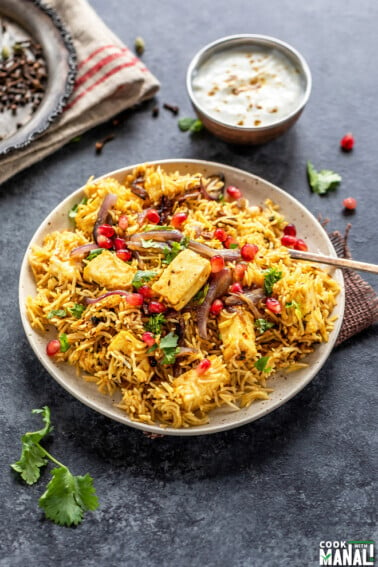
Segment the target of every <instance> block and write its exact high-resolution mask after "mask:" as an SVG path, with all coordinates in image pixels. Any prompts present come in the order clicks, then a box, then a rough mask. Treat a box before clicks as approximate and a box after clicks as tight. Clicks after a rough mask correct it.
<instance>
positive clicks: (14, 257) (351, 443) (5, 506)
mask: <svg viewBox="0 0 378 567" xmlns="http://www.w3.org/2000/svg"><path fill="white" fill-rule="evenodd" d="M92 5H93V6H94V7H95V8H96V9H97V10H98V12H99V14H100V15H101V16H102V17H103V18H104V20H105V21H106V23H107V24H108V25H109V26H110V27H111V28H112V29H113V30H114V31H115V32H116V33H117V34H118V35H119V36H120V37H121V38H122V39H123V40H124V41H125V42H126V43H127V44H128V45H129V46H132V44H133V40H134V38H135V36H136V35H141V36H143V37H144V39H145V41H146V45H147V49H146V53H145V56H144V57H143V59H144V61H145V63H146V64H147V65H148V66H149V67H150V69H151V70H152V71H153V72H154V73H155V74H156V75H157V77H158V78H159V79H160V80H161V83H162V88H161V92H160V94H159V96H158V100H159V102H160V103H162V102H164V101H168V102H171V103H173V104H178V105H179V106H180V109H181V112H180V114H181V116H185V115H191V113H192V112H191V108H190V105H189V102H188V99H187V96H186V92H185V83H184V81H185V71H186V67H187V65H188V63H189V61H190V59H191V57H192V56H193V55H194V53H195V52H196V51H197V50H198V49H199V48H201V47H202V46H203V45H204V44H206V43H208V42H209V41H212V40H214V39H216V38H218V37H221V36H224V35H229V34H233V33H248V32H250V33H263V34H268V35H272V36H276V37H279V38H281V39H282V40H284V41H287V42H289V43H291V44H292V45H293V46H295V47H296V48H297V49H299V50H300V51H301V52H302V53H303V54H304V56H305V57H306V58H307V61H308V63H309V65H310V68H311V70H312V73H313V81H314V85H313V92H312V96H311V99H310V103H309V104H308V107H307V109H306V110H305V113H304V114H303V116H302V117H301V119H300V121H299V122H298V124H297V125H296V126H295V127H294V129H293V130H291V131H290V132H289V133H288V134H286V135H285V136H284V137H282V138H280V139H279V140H277V141H274V142H272V143H270V144H268V145H266V146H263V147H259V148H251V147H244V148H242V147H235V146H229V145H226V144H224V143H222V142H219V141H217V140H216V139H214V138H213V137H212V136H211V135H210V134H207V133H202V134H200V135H198V136H192V137H190V136H189V135H187V134H184V133H181V132H180V131H179V130H178V128H177V120H176V118H174V117H173V116H172V115H171V114H170V113H169V112H167V111H164V110H162V111H161V112H160V116H159V117H158V118H157V119H153V118H152V117H151V108H152V106H153V104H154V103H152V102H151V103H148V104H146V105H144V106H143V107H142V108H140V109H138V110H137V111H135V112H129V113H127V114H126V120H125V122H124V124H123V126H122V127H120V128H119V129H117V131H116V134H117V137H116V139H115V140H114V141H113V142H111V143H110V144H109V145H108V146H106V148H105V151H104V153H103V155H102V156H95V154H94V143H95V141H96V140H98V139H99V138H101V137H103V136H104V135H106V134H108V133H110V132H112V131H114V128H113V127H112V126H111V125H104V126H102V127H99V128H97V129H96V130H94V131H91V132H89V133H88V134H86V135H85V136H83V138H82V139H81V141H80V143H77V144H70V145H68V146H66V147H65V148H63V149H61V150H60V151H59V152H57V153H56V154H55V155H53V156H51V157H49V158H47V159H45V160H44V161H42V162H41V163H39V164H37V165H35V166H33V167H32V168H30V169H29V170H27V171H26V172H23V173H21V174H19V175H17V177H15V178H14V179H12V180H10V181H8V182H7V183H5V184H4V185H3V186H2V188H1V190H0V199H1V221H0V227H1V229H0V242H1V255H2V259H1V276H0V277H1V290H2V293H1V295H0V302H1V311H2V324H1V333H0V337H1V342H2V346H1V353H2V362H1V425H2V435H1V445H2V446H1V456H2V462H3V466H2V474H1V475H0V490H1V503H2V505H1V511H0V519H1V536H0V548H1V553H0V566H1V567H8V566H11V567H18V566H24V565H29V566H30V567H32V566H33V567H34V566H37V565H38V566H39V565H46V566H50V565H69V566H71V565H72V566H80V567H88V566H92V565H98V566H107V567H108V566H109V567H113V566H120V565H125V566H127V567H128V566H131V567H145V566H158V565H159V566H163V567H176V566H177V567H186V566H188V567H189V566H192V567H199V566H201V567H202V566H206V567H207V566H209V567H213V566H214V567H215V566H217V567H218V566H227V567H228V566H230V567H249V566H253V567H263V566H268V567H281V566H284V565H289V564H290V565H292V566H294V567H296V566H298V567H300V566H306V567H307V566H312V565H318V549H319V541H320V540H323V539H327V540H334V539H335V540H338V539H350V538H362V539H372V538H373V539H374V536H376V535H377V533H376V531H375V530H376V515H375V510H376V502H375V501H374V498H375V497H374V491H373V488H374V482H373V481H374V479H376V476H375V475H376V465H377V452H376V451H377V445H376V435H375V430H376V416H377V410H376V407H377V397H376V389H375V382H376V378H377V368H378V360H377V341H376V338H377V328H376V327H375V328H371V329H369V330H368V331H366V332H364V333H362V334H361V335H359V336H358V337H355V338H353V339H351V340H349V341H348V343H346V344H345V345H343V346H342V347H340V348H338V349H336V350H335V351H334V352H333V353H332V355H331V357H330V358H329V360H328V362H327V363H326V365H325V366H324V367H323V369H322V371H321V372H320V373H319V375H318V376H317V377H316V378H315V379H314V381H313V382H312V383H311V384H310V385H309V386H308V387H307V388H306V389H305V390H304V391H302V392H301V393H300V394H299V395H297V396H296V397H295V398H294V399H293V400H291V401H290V402H289V403H287V404H286V405H285V406H284V407H282V408H280V409H279V410H277V411H275V412H274V413H273V414H271V415H270V416H268V417H265V418H264V419H261V420H260V421H258V422H255V423H252V424H250V425H247V426H245V427H243V428H241V429H238V430H234V431H229V432H226V433H222V434H218V435H214V436H210V437H207V438H206V437H199V438H186V439H180V438H164V439H158V440H149V439H147V438H146V437H144V436H143V435H142V434H141V433H140V432H138V431H135V430H133V429H129V428H127V427H125V426H122V425H120V424H117V423H113V422H111V421H110V420H108V419H106V418H104V417H102V416H100V415H97V414H96V413H95V412H93V411H92V410H90V409H88V408H86V407H85V406H83V405H81V404H80V403H79V402H77V401H76V400H74V399H72V398H71V397H70V396H69V395H68V394H67V393H66V392H65V391H64V390H62V388H61V387H60V386H58V385H57V384H56V383H55V382H54V381H53V379H52V378H50V376H49V375H48V374H47V373H46V371H45V370H44V369H43V368H42V367H41V365H40V364H39V362H38V361H37V360H36V358H35V356H34V354H33V353H32V351H31V348H30V347H29V345H28V343H27V341H26V338H25V336H24V332H23V330H22V327H21V322H20V317H19V313H18V305H17V285H18V274H19V267H20V263H21V260H22V257H23V254H24V251H25V249H26V246H27V244H28V241H29V239H30V238H31V236H32V234H33V233H34V231H35V230H36V228H37V227H38V225H39V224H40V223H41V221H42V220H43V219H44V218H45V216H46V215H47V214H48V213H49V212H50V210H51V209H52V208H53V207H55V205H57V204H58V203H59V201H60V200H61V199H62V198H63V197H65V196H66V195H67V194H69V193H70V192H71V191H72V190H74V189H76V188H77V187H79V186H81V185H82V184H83V182H85V181H86V179H87V178H88V177H89V176H90V175H93V174H94V175H97V174H103V173H105V172H107V171H110V170H112V169H115V168H118V167H121V166H123V165H126V164H131V163H137V162H141V161H146V160H153V159H160V158H173V157H186V158H198V157H199V158H203V159H210V160H215V161H219V162H224V163H227V164H231V165H235V166H238V167H240V168H245V169H247V170H249V171H252V172H254V173H256V174H258V175H261V176H263V177H265V178H267V179H268V180H269V181H272V182H273V183H276V184H277V185H279V186H281V187H283V188H284V189H285V190H286V191H287V192H288V193H290V194H291V195H294V196H295V197H296V198H298V199H299V200H300V201H301V202H303V203H304V204H305V205H306V206H307V207H308V208H309V209H310V210H311V211H312V212H313V213H314V214H315V215H317V214H318V213H322V214H323V215H324V216H328V217H329V218H330V219H331V223H330V226H331V228H337V229H340V230H343V229H344V227H345V225H346V223H347V222H348V221H349V220H351V221H352V223H353V228H352V232H351V235H350V244H351V247H352V251H353V254H354V256H355V258H359V259H361V260H365V261H370V262H378V256H377V242H378V237H377V230H376V227H377V187H376V185H377V181H376V180H377V147H378V128H377V124H378V104H377V87H378V73H377V48H378V34H377V31H376V27H377V21H378V4H377V3H376V2H375V1H374V0H369V1H368V0H365V1H364V2H356V1H352V0H343V1H341V0H337V1H333V2H332V5H331V2H329V1H328V0H315V2H311V3H310V2H298V1H295V0H273V1H272V0H265V1H264V2H256V1H255V0H250V1H249V2H244V1H242V0H232V1H231V0H221V1H218V2H215V1H211V0H191V1H190V2H178V1H176V0H168V1H167V0H163V1H162V2H156V1H153V0H144V1H140V2H124V1H122V0H93V1H92ZM349 130H351V131H353V133H354V135H355V138H356V146H355V149H354V150H353V152H352V153H350V154H348V155H346V154H343V153H342V152H340V150H339V146H338V144H339V139H340V138H341V136H342V135H343V134H344V133H345V132H347V131H349ZM308 159H311V160H312V161H313V163H314V164H315V166H316V167H318V168H323V167H325V168H331V169H334V170H335V171H337V172H339V173H341V174H342V176H343V182H342V185H341V186H340V188H339V189H338V190H337V191H336V192H334V193H332V194H329V195H328V196H326V197H324V198H320V197H319V196H318V195H312V194H310V192H309V189H308V186H307V183H306V176H305V164H306V160H308ZM350 195H353V196H355V197H356V198H357V199H358V209H357V211H356V213H355V214H354V215H352V216H349V217H347V216H345V214H344V213H343V212H342V205H341V201H342V199H343V198H344V197H346V196H350ZM367 279H368V280H369V281H370V282H371V283H372V284H373V285H375V287H376V284H377V279H376V277H373V276H370V277H369V276H368V277H367ZM44 404H48V405H49V406H50V407H51V410H52V420H53V423H54V425H55V433H54V435H53V440H52V441H51V443H50V447H51V449H52V451H53V453H54V454H55V455H57V456H58V458H60V459H61V460H63V461H64V462H65V463H66V464H67V465H69V466H70V467H71V469H72V471H73V472H74V473H76V474H84V473H85V472H87V471H88V472H90V473H91V474H92V476H93V477H94V479H95V485H96V488H97V492H98V495H99V498H100V502H101V507H100V508H99V510H98V511H97V512H95V513H89V514H88V515H87V516H86V517H85V521H84V522H83V524H82V525H80V526H79V527H78V528H76V529H66V528H62V527H58V526H56V525H54V524H52V523H50V522H48V521H45V520H43V517H42V514H41V512H40V510H39V509H38V507H37V501H38V497H39V496H40V494H41V493H42V491H43V487H44V485H45V484H46V483H47V481H48V477H49V474H48V472H47V471H46V472H44V473H43V477H42V481H41V482H40V483H38V484H37V485H35V486H32V487H26V486H24V485H22V484H21V483H20V482H19V481H18V480H17V479H16V477H15V475H13V473H12V472H11V471H10V470H9V469H8V463H11V462H13V461H14V460H15V459H16V458H17V457H18V454H19V447H20V445H19V436H20V434H21V433H23V432H24V431H27V430H29V429H33V428H34V425H35V424H37V425H39V422H38V420H37V419H36V418H33V417H32V416H31V415H30V410H31V409H32V408H35V407H41V406H42V405H44Z"/></svg>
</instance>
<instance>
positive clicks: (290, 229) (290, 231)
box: [283, 224, 297, 236]
mask: <svg viewBox="0 0 378 567" xmlns="http://www.w3.org/2000/svg"><path fill="white" fill-rule="evenodd" d="M283 233H284V234H287V235H288V236H297V229H296V228H295V225H294V224H287V225H286V226H285V228H284V229H283Z"/></svg>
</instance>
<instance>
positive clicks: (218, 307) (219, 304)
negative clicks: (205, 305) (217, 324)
mask: <svg viewBox="0 0 378 567" xmlns="http://www.w3.org/2000/svg"><path fill="white" fill-rule="evenodd" d="M222 309H223V301H221V300H220V299H216V300H215V301H213V303H212V305H211V307H210V313H212V314H213V315H219V313H220V312H221V311H222Z"/></svg>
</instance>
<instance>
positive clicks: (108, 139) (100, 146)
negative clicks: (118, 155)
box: [95, 134, 115, 155]
mask: <svg viewBox="0 0 378 567" xmlns="http://www.w3.org/2000/svg"><path fill="white" fill-rule="evenodd" d="M114 138H115V135H114V134H109V135H108V136H106V137H105V138H104V139H103V140H100V141H99V142H96V144H95V149H96V154H97V155H99V154H101V152H102V150H103V149H104V146H105V144H107V143H108V142H111V141H112V140H114Z"/></svg>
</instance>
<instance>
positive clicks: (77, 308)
mask: <svg viewBox="0 0 378 567" xmlns="http://www.w3.org/2000/svg"><path fill="white" fill-rule="evenodd" d="M85 309H86V306H85V305H82V304H81V303H75V305H74V306H73V307H69V308H68V311H69V312H70V313H71V315H73V316H74V317H76V319H80V317H81V316H82V314H83V311H85Z"/></svg>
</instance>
